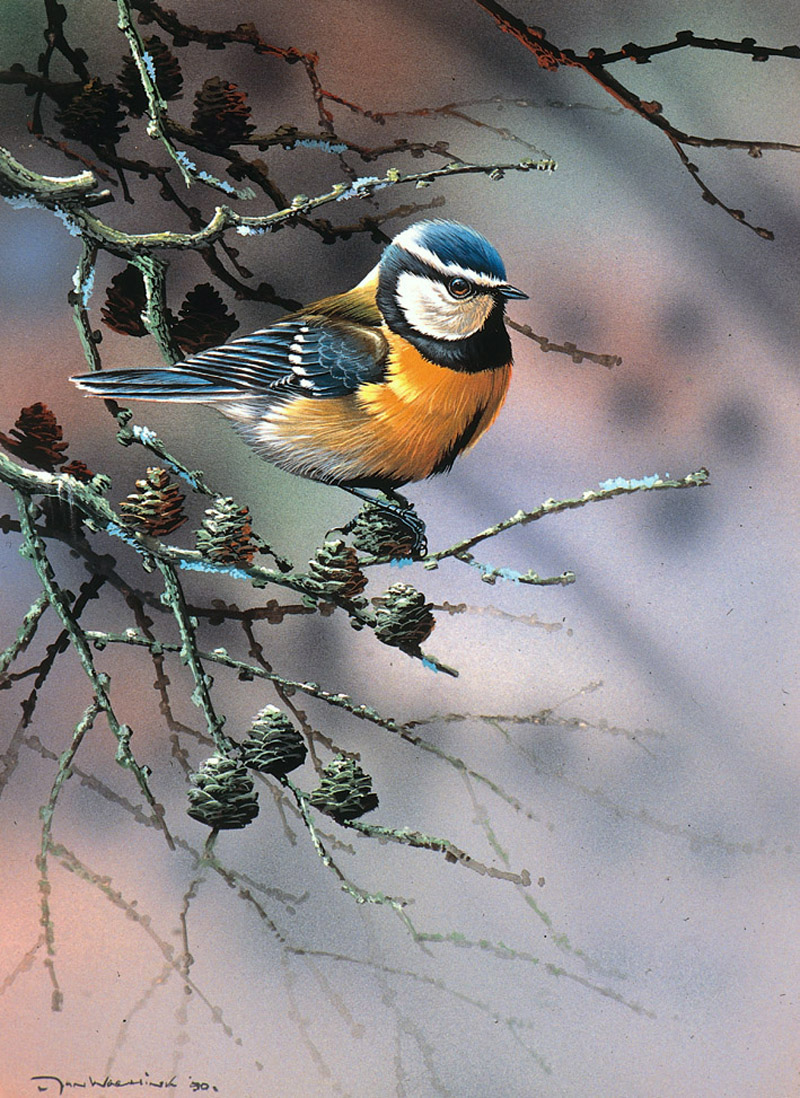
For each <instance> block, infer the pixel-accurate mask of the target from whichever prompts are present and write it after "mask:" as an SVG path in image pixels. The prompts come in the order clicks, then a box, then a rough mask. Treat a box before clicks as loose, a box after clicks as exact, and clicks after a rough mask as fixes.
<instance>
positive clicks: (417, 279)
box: [397, 271, 494, 340]
mask: <svg viewBox="0 0 800 1098" xmlns="http://www.w3.org/2000/svg"><path fill="white" fill-rule="evenodd" d="M397 304H398V305H399V306H400V309H401V310H402V312H403V315H404V316H405V318H406V320H407V321H408V323H409V324H410V325H411V327H412V328H415V329H416V330H417V331H418V332H420V333H421V334H422V335H426V336H429V337H430V338H431V339H446V340H457V339H466V338H467V337H468V336H471V335H474V334H475V332H478V331H480V329H481V328H482V327H483V325H484V324H485V323H486V318H487V317H488V316H489V313H490V312H491V311H492V308H493V306H494V300H493V298H492V297H491V295H490V294H475V296H474V297H469V298H467V299H466V300H465V301H456V300H454V299H453V298H452V297H451V296H450V294H449V293H448V292H447V290H446V289H445V287H444V286H443V285H442V283H441V282H436V281H434V280H433V279H430V278H426V277H425V276H424V275H417V274H412V273H411V272H410V271H403V272H402V273H401V274H400V277H399V278H398V280H397Z"/></svg>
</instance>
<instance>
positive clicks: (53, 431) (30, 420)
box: [0, 401, 68, 473]
mask: <svg viewBox="0 0 800 1098" xmlns="http://www.w3.org/2000/svg"><path fill="white" fill-rule="evenodd" d="M0 444H2V446H4V447H5V449H6V450H8V452H9V453H10V454H14V455H15V456H16V457H18V458H21V459H22V461H27V462H28V464H29V465H35V466H36V468H37V469H46V470H47V472H48V473H53V472H55V468H56V466H57V465H60V464H61V463H62V462H63V460H64V458H65V457H66V449H67V445H68V444H67V443H66V442H64V432H63V430H62V428H61V424H60V423H59V422H58V420H57V419H56V417H55V416H54V415H53V413H52V412H51V411H50V409H49V408H48V407H47V405H46V404H42V402H41V401H37V402H36V403H35V404H31V405H30V407H29V408H23V409H22V411H21V412H20V414H19V416H18V417H17V420H16V422H15V423H14V427H13V428H12V431H11V434H10V436H9V435H6V434H4V433H3V432H2V431H0Z"/></svg>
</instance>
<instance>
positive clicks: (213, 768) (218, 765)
mask: <svg viewBox="0 0 800 1098" xmlns="http://www.w3.org/2000/svg"><path fill="white" fill-rule="evenodd" d="M189 777H190V781H191V782H192V787H191V788H190V789H189V808H188V809H187V812H188V814H189V815H190V816H191V817H192V818H193V819H195V820H199V821H200V823H204V824H207V825H208V826H209V827H215V828H218V829H219V830H232V829H235V828H241V827H247V825H248V824H249V823H250V822H251V821H252V820H254V819H255V818H256V816H257V815H258V796H257V794H256V792H255V790H254V789H253V779H252V778H251V777H250V775H249V774H248V773H247V770H246V769H245V768H244V767H243V766H242V764H241V763H238V762H236V761H235V760H234V759H228V758H226V757H225V756H224V755H212V756H211V758H210V759H206V761H205V762H204V763H202V764H201V765H200V769H199V770H198V771H197V773H196V774H191V775H190V776H189Z"/></svg>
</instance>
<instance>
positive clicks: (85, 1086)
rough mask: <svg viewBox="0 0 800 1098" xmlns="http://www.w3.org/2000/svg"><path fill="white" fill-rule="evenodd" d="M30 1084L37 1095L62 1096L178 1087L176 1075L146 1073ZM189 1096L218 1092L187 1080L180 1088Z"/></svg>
mask: <svg viewBox="0 0 800 1098" xmlns="http://www.w3.org/2000/svg"><path fill="white" fill-rule="evenodd" d="M31 1082H32V1083H36V1091H37V1093H38V1094H54V1095H58V1094H64V1093H65V1091H70V1090H111V1091H116V1090H125V1089H126V1088H128V1087H139V1088H140V1089H141V1088H144V1087H147V1088H148V1089H150V1090H166V1091H176V1090H178V1087H179V1082H180V1081H179V1079H178V1077H177V1075H172V1076H170V1078H169V1079H158V1078H154V1077H153V1076H151V1075H150V1073H149V1072H148V1071H146V1072H145V1073H144V1075H140V1076H139V1077H138V1078H125V1077H121V1078H116V1077H115V1076H112V1075H104V1076H102V1077H99V1076H98V1077H97V1078H96V1077H95V1076H94V1075H87V1076H86V1077H85V1078H84V1079H62V1078H61V1077H60V1076H58V1075H32V1076H31ZM181 1089H183V1090H185V1091H188V1093H189V1094H218V1093H219V1090H218V1089H217V1087H215V1086H214V1084H213V1083H206V1082H202V1081H201V1080H199V1079H191V1078H190V1079H188V1080H186V1082H185V1083H184V1084H183V1087H182V1088H181Z"/></svg>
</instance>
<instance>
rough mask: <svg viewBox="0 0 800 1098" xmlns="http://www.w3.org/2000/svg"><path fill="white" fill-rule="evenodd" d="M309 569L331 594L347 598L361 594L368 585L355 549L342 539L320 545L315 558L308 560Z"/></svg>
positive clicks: (310, 573)
mask: <svg viewBox="0 0 800 1098" xmlns="http://www.w3.org/2000/svg"><path fill="white" fill-rule="evenodd" d="M308 571H309V575H311V576H312V577H313V578H314V579H315V580H317V581H318V582H319V583H322V584H324V585H325V589H326V590H327V591H329V592H330V594H331V595H340V596H342V597H343V598H346V599H352V598H355V596H356V595H360V594H361V592H362V591H363V590H364V588H365V587H366V586H367V577H366V576H365V575H364V573H363V572H362V571H361V569H360V568H359V566H358V556H357V554H356V551H355V549H353V548H352V547H351V546H349V545H345V543H344V542H343V541H342V540H341V539H338V540H337V541H326V542H325V544H324V545H322V546H320V548H319V549H317V552H316V555H315V557H314V559H313V560H310V561H309V562H308Z"/></svg>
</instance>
